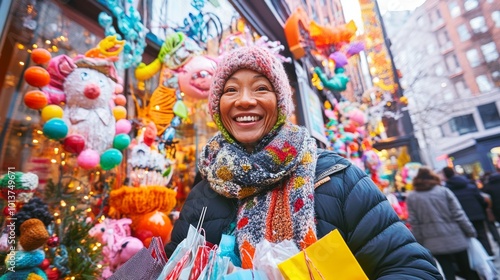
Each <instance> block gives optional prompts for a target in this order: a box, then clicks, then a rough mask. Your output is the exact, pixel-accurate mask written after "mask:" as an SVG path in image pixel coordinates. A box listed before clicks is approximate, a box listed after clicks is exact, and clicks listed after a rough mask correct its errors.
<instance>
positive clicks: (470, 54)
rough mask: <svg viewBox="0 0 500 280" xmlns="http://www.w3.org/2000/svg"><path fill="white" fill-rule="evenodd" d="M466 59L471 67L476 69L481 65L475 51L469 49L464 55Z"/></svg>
mask: <svg viewBox="0 0 500 280" xmlns="http://www.w3.org/2000/svg"><path fill="white" fill-rule="evenodd" d="M465 56H467V59H468V60H469V64H470V66H471V67H476V66H479V64H481V58H480V57H479V52H478V51H477V50H476V49H470V50H468V51H467V52H466V53H465Z"/></svg>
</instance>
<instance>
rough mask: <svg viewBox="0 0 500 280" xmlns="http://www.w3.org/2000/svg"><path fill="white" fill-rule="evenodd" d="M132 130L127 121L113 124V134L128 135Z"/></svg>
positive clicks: (122, 120) (123, 120)
mask: <svg viewBox="0 0 500 280" xmlns="http://www.w3.org/2000/svg"><path fill="white" fill-rule="evenodd" d="M130 130H132V124H131V123H130V121H129V120H127V119H121V120H118V121H117V122H116V124H115V131H116V132H115V134H121V133H125V134H127V133H129V132H130Z"/></svg>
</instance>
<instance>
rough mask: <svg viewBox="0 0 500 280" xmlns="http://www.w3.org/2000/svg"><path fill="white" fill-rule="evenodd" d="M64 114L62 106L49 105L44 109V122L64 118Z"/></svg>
mask: <svg viewBox="0 0 500 280" xmlns="http://www.w3.org/2000/svg"><path fill="white" fill-rule="evenodd" d="M63 114H64V113H63V109H62V108H61V107H60V106H57V105H54V104H52V105H47V106H45V107H43V109H42V120H44V121H48V120H50V119H53V118H62V117H63Z"/></svg>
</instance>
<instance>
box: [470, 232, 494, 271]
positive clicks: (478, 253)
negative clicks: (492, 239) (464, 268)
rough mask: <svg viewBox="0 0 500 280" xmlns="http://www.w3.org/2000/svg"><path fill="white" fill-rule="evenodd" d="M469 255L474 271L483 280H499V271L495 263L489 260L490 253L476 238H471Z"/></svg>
mask: <svg viewBox="0 0 500 280" xmlns="http://www.w3.org/2000/svg"><path fill="white" fill-rule="evenodd" d="M467 254H468V255H469V264H470V268H471V269H472V270H475V271H476V272H477V273H478V274H479V275H480V276H481V277H482V279H485V280H493V279H497V276H498V275H499V274H498V271H497V270H496V268H495V265H494V264H493V262H492V261H491V260H490V259H489V256H488V253H486V250H485V249H484V247H483V245H482V244H481V242H479V240H477V239H476V238H473V237H472V238H469V247H468V248H467Z"/></svg>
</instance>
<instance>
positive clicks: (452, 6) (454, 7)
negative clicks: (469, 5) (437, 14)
mask: <svg viewBox="0 0 500 280" xmlns="http://www.w3.org/2000/svg"><path fill="white" fill-rule="evenodd" d="M448 9H449V10H450V15H451V17H458V16H459V15H460V14H461V11H460V6H458V4H457V2H456V1H452V2H449V3H448Z"/></svg>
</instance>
